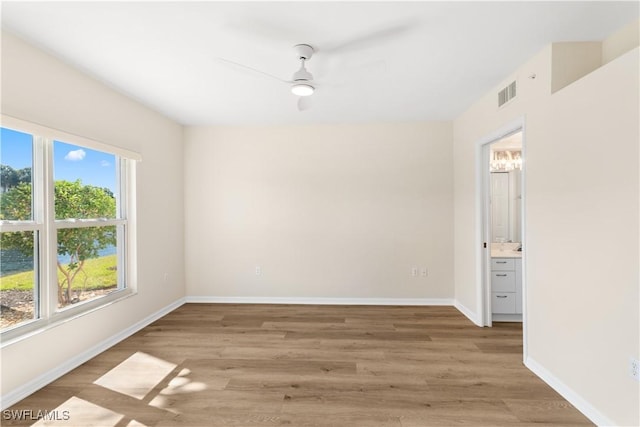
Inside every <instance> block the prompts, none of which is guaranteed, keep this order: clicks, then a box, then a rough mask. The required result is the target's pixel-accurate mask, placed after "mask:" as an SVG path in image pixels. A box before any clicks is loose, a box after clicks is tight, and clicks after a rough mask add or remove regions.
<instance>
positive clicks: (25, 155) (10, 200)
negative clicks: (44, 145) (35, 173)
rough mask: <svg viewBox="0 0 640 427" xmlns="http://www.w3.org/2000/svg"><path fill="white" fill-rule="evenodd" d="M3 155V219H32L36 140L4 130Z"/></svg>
mask: <svg viewBox="0 0 640 427" xmlns="http://www.w3.org/2000/svg"><path fill="white" fill-rule="evenodd" d="M0 153H1V158H2V163H1V164H0V169H1V170H0V192H2V198H1V200H0V219H4V220H13V221H17V220H27V221H28V220H31V218H32V216H31V211H32V209H31V206H32V202H31V169H32V166H33V137H32V136H31V135H29V134H26V133H22V132H18V131H15V130H11V129H5V128H1V129H0Z"/></svg>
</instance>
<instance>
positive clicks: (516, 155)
mask: <svg viewBox="0 0 640 427" xmlns="http://www.w3.org/2000/svg"><path fill="white" fill-rule="evenodd" d="M490 156H491V163H490V170H491V174H490V175H491V182H490V191H491V197H490V203H491V241H492V242H494V243H505V242H518V243H519V242H522V229H521V228H522V221H521V218H522V212H521V211H522V132H518V133H515V134H513V135H510V136H507V137H505V138H503V139H501V140H500V141H497V142H495V143H493V144H491V154H490Z"/></svg>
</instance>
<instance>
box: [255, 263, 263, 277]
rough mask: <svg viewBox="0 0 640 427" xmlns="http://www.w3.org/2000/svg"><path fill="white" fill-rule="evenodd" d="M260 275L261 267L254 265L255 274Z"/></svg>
mask: <svg viewBox="0 0 640 427" xmlns="http://www.w3.org/2000/svg"><path fill="white" fill-rule="evenodd" d="M260 275H262V268H261V267H260V266H259V265H256V276H260Z"/></svg>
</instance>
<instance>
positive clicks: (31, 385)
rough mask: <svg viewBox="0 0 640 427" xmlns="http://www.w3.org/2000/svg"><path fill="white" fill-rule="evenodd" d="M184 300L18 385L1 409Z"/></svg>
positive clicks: (38, 388) (131, 333) (75, 366)
mask: <svg viewBox="0 0 640 427" xmlns="http://www.w3.org/2000/svg"><path fill="white" fill-rule="evenodd" d="M184 302H185V300H184V298H180V299H179V300H177V301H175V302H173V303H171V304H169V305H168V306H166V307H163V308H161V309H160V310H158V311H156V312H155V313H153V314H151V315H149V316H147V317H145V318H144V319H142V320H140V321H139V322H136V323H134V324H133V325H131V326H130V327H128V328H127V329H124V330H122V331H120V332H118V333H117V334H115V335H113V336H111V337H109V338H107V339H106V340H104V341H102V342H101V343H99V344H97V345H95V346H93V347H91V348H90V349H88V350H86V351H84V352H83V353H81V354H79V355H77V356H75V357H74V358H72V359H70V360H68V361H66V362H65V363H63V364H62V365H60V366H58V367H56V368H55V369H51V370H50V371H48V372H45V373H44V374H42V375H40V376H38V377H36V378H34V379H33V380H31V381H29V382H28V383H26V384H24V385H22V386H20V387H18V388H17V389H15V390H11V391H10V392H9V393H7V394H5V395H3V396H2V397H1V398H0V402H1V403H0V407H1V409H2V410H4V409H6V408H8V407H10V406H11V405H13V404H15V403H17V402H19V401H20V400H22V399H24V398H25V397H27V396H29V395H30V394H33V393H34V392H36V391H38V390H40V389H41V388H42V387H44V386H46V385H47V384H49V383H51V382H53V381H55V380H57V379H58V378H60V377H61V376H63V375H64V374H66V373H67V372H69V371H71V370H73V369H75V368H77V367H78V366H80V365H82V364H83V363H85V362H86V361H88V360H89V359H91V358H93V357H95V356H97V355H98V354H100V353H102V352H103V351H105V350H107V349H108V348H110V347H112V346H114V345H115V344H117V343H119V342H120V341H122V340H124V339H125V338H128V337H129V336H131V335H133V334H134V333H136V332H138V331H139V330H140V329H142V328H144V327H145V326H147V325H149V324H151V323H153V322H155V321H156V320H158V319H159V318H161V317H162V316H164V315H166V314H168V313H170V312H171V311H173V310H175V309H176V308H178V307H180V306H181V305H182V304H184Z"/></svg>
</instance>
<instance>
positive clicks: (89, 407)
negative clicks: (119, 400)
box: [33, 396, 142, 427]
mask: <svg viewBox="0 0 640 427" xmlns="http://www.w3.org/2000/svg"><path fill="white" fill-rule="evenodd" d="M50 415H52V417H50V418H51V419H45V418H43V419H41V420H39V421H38V422H36V423H35V424H33V427H44V426H56V427H60V426H74V427H77V426H83V427H113V426H115V425H116V424H118V422H119V421H120V420H121V419H122V418H123V416H124V415H122V414H118V413H117V412H114V411H111V410H109V409H106V408H103V407H102V406H98V405H96V404H94V403H91V402H87V401H86V400H84V399H80V398H79V397H75V396H73V397H71V398H69V399H68V400H67V401H66V402H64V403H63V404H61V405H60V406H58V407H57V408H56V409H54V410H53V411H50ZM130 425H131V424H130ZM137 425H138V426H141V425H142V424H137ZM134 426H135V424H134ZM132 427H133V426H132Z"/></svg>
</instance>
